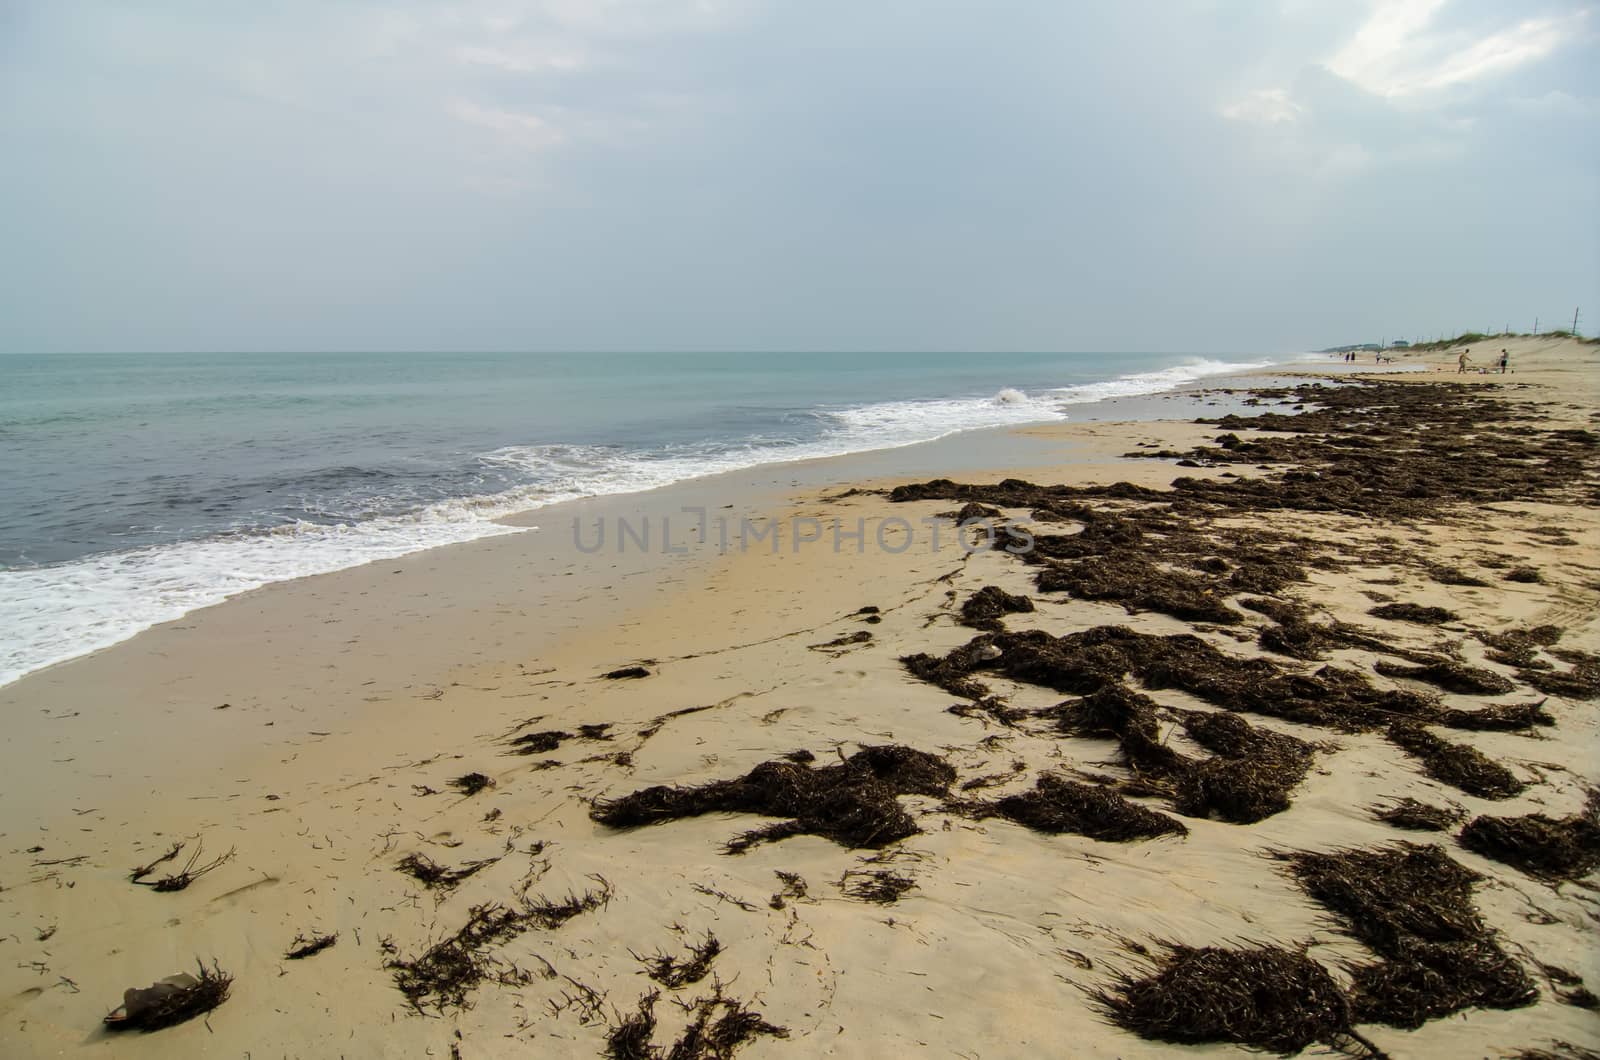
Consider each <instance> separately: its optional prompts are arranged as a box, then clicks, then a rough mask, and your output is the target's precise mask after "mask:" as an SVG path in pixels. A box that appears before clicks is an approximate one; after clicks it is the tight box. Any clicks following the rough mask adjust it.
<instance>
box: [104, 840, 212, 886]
mask: <svg viewBox="0 0 1600 1060" xmlns="http://www.w3.org/2000/svg"><path fill="white" fill-rule="evenodd" d="M183 847H184V844H182V843H178V844H176V845H174V846H173V848H172V849H171V850H169V851H168V852H167V853H166V854H164V855H162V856H161V857H159V858H157V859H156V860H155V861H153V862H151V863H150V864H149V865H143V866H140V867H139V868H136V869H134V870H133V871H132V873H130V874H129V878H130V879H131V880H132V881H133V882H134V883H136V884H138V885H139V886H141V887H148V888H150V889H151V890H152V891H161V892H164V893H167V892H172V891H181V890H184V889H185V888H187V887H188V886H189V885H190V884H191V883H193V882H194V881H195V880H198V879H199V878H200V877H202V876H204V875H205V874H206V873H208V872H213V871H215V870H217V869H219V868H221V867H222V866H224V865H226V864H227V863H228V862H230V861H232V860H233V859H234V856H235V854H236V853H237V851H236V850H235V848H233V847H229V848H228V852H227V853H226V854H223V855H221V856H219V857H215V858H212V859H211V860H210V861H207V862H204V863H201V861H200V857H201V855H202V854H203V853H204V851H205V843H204V842H197V843H196V844H195V847H194V852H193V853H192V854H190V855H189V860H188V861H186V862H184V865H183V868H182V869H180V870H178V871H177V872H175V873H172V874H171V875H168V876H162V877H160V878H159V879H156V880H149V879H147V877H148V876H149V875H150V874H151V873H152V872H154V871H155V868H156V866H158V865H162V864H165V863H166V862H169V861H172V860H173V859H174V858H176V857H177V856H178V852H179V851H181V850H182V849H183Z"/></svg>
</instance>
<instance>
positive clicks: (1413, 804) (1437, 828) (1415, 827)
mask: <svg viewBox="0 0 1600 1060" xmlns="http://www.w3.org/2000/svg"><path fill="white" fill-rule="evenodd" d="M1371 812H1372V816H1373V817H1374V818H1376V819H1377V820H1380V821H1383V822H1384V823H1385V824H1392V825H1394V826H1395V827H1396V828H1404V829H1407V830H1409V831H1413V832H1448V831H1449V830H1450V829H1452V828H1454V827H1455V826H1456V825H1458V824H1460V823H1461V822H1462V820H1463V819H1465V817H1466V816H1467V813H1466V811H1465V810H1463V809H1461V808H1460V807H1452V808H1449V809H1447V808H1445V807H1443V806H1430V805H1428V804H1427V803H1425V802H1418V801H1417V800H1416V799H1411V798H1402V799H1396V800H1395V801H1394V802H1393V803H1391V804H1390V805H1388V806H1373V807H1371Z"/></svg>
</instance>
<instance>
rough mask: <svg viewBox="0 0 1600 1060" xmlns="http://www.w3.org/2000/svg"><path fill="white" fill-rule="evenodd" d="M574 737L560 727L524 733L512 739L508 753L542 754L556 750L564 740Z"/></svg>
mask: <svg viewBox="0 0 1600 1060" xmlns="http://www.w3.org/2000/svg"><path fill="white" fill-rule="evenodd" d="M570 739H572V734H571V733H570V732H563V731H561V730H560V729H546V730H544V731H543V732H528V733H523V734H522V735H521V736H518V737H517V738H516V739H514V740H512V741H511V750H509V751H507V752H506V753H507V754H513V755H542V754H548V753H549V752H551V751H554V750H555V749H556V748H557V747H560V746H561V742H562V741H563V740H570Z"/></svg>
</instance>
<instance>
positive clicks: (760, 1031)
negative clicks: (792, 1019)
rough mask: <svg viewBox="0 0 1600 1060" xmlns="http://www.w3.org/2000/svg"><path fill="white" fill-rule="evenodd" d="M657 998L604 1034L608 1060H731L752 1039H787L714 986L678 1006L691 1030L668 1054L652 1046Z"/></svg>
mask: <svg viewBox="0 0 1600 1060" xmlns="http://www.w3.org/2000/svg"><path fill="white" fill-rule="evenodd" d="M660 997H661V993H660V991H651V992H650V993H648V994H646V995H644V996H643V997H641V998H640V999H639V1001H638V1004H637V1005H636V1006H635V1009H634V1011H633V1012H631V1013H629V1014H628V1015H627V1016H620V1015H619V1017H618V1019H617V1022H616V1023H615V1024H614V1025H612V1027H611V1028H610V1029H609V1030H608V1031H607V1032H606V1052H605V1055H606V1056H607V1057H608V1058H609V1060H731V1058H732V1057H733V1056H734V1055H735V1054H736V1053H737V1052H738V1051H739V1049H740V1048H742V1047H743V1046H745V1045H747V1044H749V1043H750V1042H751V1041H754V1040H755V1039H756V1038H760V1037H771V1038H787V1037H789V1031H788V1030H787V1029H786V1028H784V1027H779V1026H776V1025H774V1024H772V1023H769V1022H767V1020H766V1019H765V1018H764V1017H763V1016H762V1015H761V1013H759V1012H756V1011H755V1010H754V1009H751V1008H750V1007H749V1006H748V1005H746V1004H745V1003H744V1002H742V1001H739V1000H737V999H736V998H731V997H728V996H727V995H726V994H725V993H723V986H722V984H721V983H720V982H713V984H712V990H711V993H710V994H709V995H708V996H705V997H698V998H695V999H694V1000H693V1001H687V1002H685V1001H679V1002H676V1003H677V1004H678V1006H679V1007H680V1008H682V1009H683V1010H684V1011H686V1012H687V1013H689V1024H688V1026H687V1027H685V1028H684V1030H683V1033H682V1034H681V1035H679V1037H678V1040H677V1041H675V1042H673V1043H672V1047H671V1048H670V1049H667V1048H664V1047H662V1046H659V1045H656V1044H655V1043H654V1041H653V1039H654V1036H655V1031H656V1014H655V1006H656V1002H657V1001H658V1000H659V999H660Z"/></svg>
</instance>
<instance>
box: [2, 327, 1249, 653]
mask: <svg viewBox="0 0 1600 1060" xmlns="http://www.w3.org/2000/svg"><path fill="white" fill-rule="evenodd" d="M1263 363H1264V362H1260V361H1256V360H1251V359H1247V358H1244V357H1240V358H1237V359H1225V360H1219V359H1206V358H1200V357H1184V356H1179V355H1173V354H1148V355H1141V354H1133V355H1130V354H1117V355H1105V354H1084V353H1074V354H923V353H918V354H898V355H897V354H872V355H865V354H793V355H778V354H759V355H758V354H720V353H719V354H626V353H619V354H603V355H592V354H584V355H578V354H467V353H455V354H320V355H306V354H250V355H246V354H207V355H194V354H131V353H130V354H71V355H63V354H53V355H37V356H35V355H26V354H19V355H9V356H0V469H3V470H0V683H4V682H7V681H11V680H14V679H16V678H17V677H19V676H21V675H22V674H24V673H27V672H29V671H31V670H34V669H37V668H39V667H41V666H45V665H48V664H50V663H52V662H57V661H60V660H63V659H67V658H71V657H73V656H75V655H79V654H83V653H85V652H88V651H92V650H94V649H96V648H99V647H103V646H105V645H107V644H111V643H115V642H116V641H118V640H121V639H124V638H126V637H128V636H131V635H132V634H134V633H136V632H138V631H139V630H141V629H145V628H148V627H149V626H151V625H154V624H156V623H158V622H163V621H167V620H170V619H173V618H176V617H178V616H180V615H182V614H184V613H186V612H187V611H190V610H193V609H194V608H197V607H203V606H206V605H209V604H212V603H216V602H218V601H220V600H222V599H225V598H226V597H228V596H230V595H233V594H235V593H239V592H243V591H246V590H248V589H252V588H256V587H258V586H261V585H265V584H268V583H270V582H274V581H280V580H284V579H287V578H294V577H299V576H302V575H306V574H314V573H320V572H324V571H329V570H336V569H339V568H342V567H349V566H353V565H356V564H359V563H364V562H368V561H371V560H376V559H385V558H392V557H394V556H397V555H402V554H405V553H407V552H413V551H417V550H419V549H423V548H430V547H433V546H436V545H441V544H448V543H452V542H458V541H467V540H471V539H473V538H477V537H483V536H486V535H491V534H498V533H511V532H515V531H514V530H513V529H512V528H509V527H505V526H503V525H501V524H500V523H498V522H496V521H495V519H496V517H498V516H502V515H505V514H508V513H510V512H514V511H519V510H526V509H531V508H537V507H539V506H541V505H544V504H549V503H552V502H555V501H560V500H566V499H572V498H575V497H582V496H590V495H597V494H607V493H622V492H629V491H634V490H643V489H650V488H653V487H656V486H661V485H665V484H668V483H671V482H676V481H680V480H683V479H687V478H692V477H695V476H700V475H706V474H714V473H716V472H720V471H728V470H735V469H739V468H745V467H752V466H756V465H759V464H764V463H770V462H776V461H784V460H795V459H804V458H810V457H819V456H830V455H838V454H844V453H850V452H858V451H863V450H870V449H882V448H888V447H894V446H902V445H908V444H912V443H916V442H921V441H929V440H932V439H935V438H940V437H944V436H946V435H949V434H951V433H954V432H957V431H964V430H972V429H977V428H983V427H992V426H999V425H1004V424H1010V423H1025V422H1033V421H1041V420H1052V419H1059V418H1065V417H1070V416H1071V415H1072V410H1073V408H1074V407H1077V406H1081V405H1083V404H1084V403H1088V402H1094V401H1098V400H1101V399H1104V398H1107V397H1114V396H1122V395H1131V394H1140V393H1152V392H1156V391H1160V390H1164V389H1170V388H1173V387H1178V386H1182V385H1183V384H1185V383H1189V382H1192V381H1194V380H1197V379H1201V378H1203V377H1205V376H1207V375H1212V374H1217V373H1221V372H1227V371H1233V370H1238V369H1241V368H1245V367H1255V366H1259V365H1261V364H1263Z"/></svg>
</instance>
